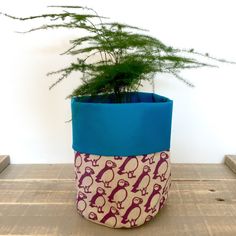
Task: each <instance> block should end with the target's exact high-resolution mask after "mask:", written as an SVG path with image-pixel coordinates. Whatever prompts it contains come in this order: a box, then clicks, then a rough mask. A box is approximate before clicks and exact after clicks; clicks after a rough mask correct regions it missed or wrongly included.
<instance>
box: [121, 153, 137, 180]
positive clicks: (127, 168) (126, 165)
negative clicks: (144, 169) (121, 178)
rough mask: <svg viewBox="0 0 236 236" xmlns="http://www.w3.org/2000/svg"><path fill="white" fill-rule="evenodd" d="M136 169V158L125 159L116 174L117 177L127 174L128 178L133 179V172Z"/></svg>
mask: <svg viewBox="0 0 236 236" xmlns="http://www.w3.org/2000/svg"><path fill="white" fill-rule="evenodd" d="M137 168H138V159H137V157H136V156H129V157H126V158H125V160H124V162H123V163H122V165H121V166H120V167H119V171H118V172H117V173H118V174H119V175H123V174H127V175H128V178H135V177H136V176H135V175H134V172H135V170H136V169H137Z"/></svg>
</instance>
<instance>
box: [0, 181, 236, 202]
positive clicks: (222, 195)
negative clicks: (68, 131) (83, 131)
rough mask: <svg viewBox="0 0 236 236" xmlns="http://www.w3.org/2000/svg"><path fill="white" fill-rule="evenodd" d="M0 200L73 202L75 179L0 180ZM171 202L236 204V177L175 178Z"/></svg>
mask: <svg viewBox="0 0 236 236" xmlns="http://www.w3.org/2000/svg"><path fill="white" fill-rule="evenodd" d="M0 189H1V191H0V204H1V205H2V204H5V203H18V204H19V203H30V202H31V203H32V204H35V203H40V204H43V203H45V204H46V203H47V204H49V203H65V204H68V203H70V202H71V203H73V201H74V199H75V195H76V190H75V184H74V182H73V181H65V182H63V181H62V182H58V183H56V184H55V182H54V181H50V180H48V181H47V182H46V181H43V182H37V183H35V182H31V181H30V182H27V181H25V182H19V183H18V182H14V181H12V182H10V181H7V182H0ZM169 202H170V203H175V204H179V203H183V202H185V203H215V204H220V203H222V202H224V203H225V204H229V203H235V204H236V181H173V182H172V186H171V191H170V198H169Z"/></svg>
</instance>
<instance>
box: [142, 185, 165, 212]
mask: <svg viewBox="0 0 236 236" xmlns="http://www.w3.org/2000/svg"><path fill="white" fill-rule="evenodd" d="M160 190H161V185H159V184H154V186H153V190H152V193H151V194H150V196H149V198H148V200H147V202H146V204H145V205H144V207H145V212H149V211H152V213H154V212H155V211H156V210H157V209H156V207H157V204H158V203H159V200H160V196H161V195H160Z"/></svg>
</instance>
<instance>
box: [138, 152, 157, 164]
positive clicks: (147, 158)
mask: <svg viewBox="0 0 236 236" xmlns="http://www.w3.org/2000/svg"><path fill="white" fill-rule="evenodd" d="M154 157H155V153H154V154H148V155H143V158H142V160H141V161H142V162H143V163H145V162H146V161H149V164H150V165H151V164H153V163H155V161H154V160H153V159H154Z"/></svg>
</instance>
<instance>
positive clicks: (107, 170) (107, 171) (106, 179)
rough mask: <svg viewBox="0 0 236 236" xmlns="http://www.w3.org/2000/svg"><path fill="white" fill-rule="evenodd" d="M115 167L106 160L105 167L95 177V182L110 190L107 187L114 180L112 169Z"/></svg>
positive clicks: (113, 163) (111, 162)
mask: <svg viewBox="0 0 236 236" xmlns="http://www.w3.org/2000/svg"><path fill="white" fill-rule="evenodd" d="M115 167H116V163H115V162H113V161H111V160H107V161H106V163H105V167H104V168H103V169H101V170H100V172H99V173H98V174H97V176H96V182H98V183H101V182H102V183H103V184H104V187H105V188H111V186H110V185H109V184H110V182H111V181H112V180H113V179H114V170H113V168H115Z"/></svg>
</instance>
